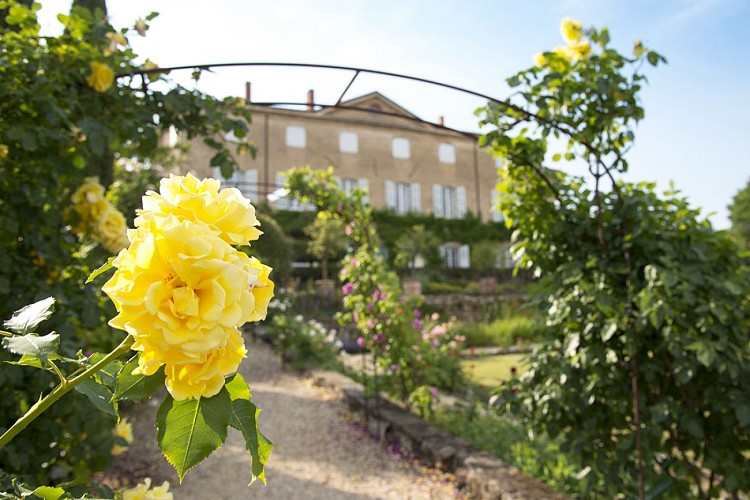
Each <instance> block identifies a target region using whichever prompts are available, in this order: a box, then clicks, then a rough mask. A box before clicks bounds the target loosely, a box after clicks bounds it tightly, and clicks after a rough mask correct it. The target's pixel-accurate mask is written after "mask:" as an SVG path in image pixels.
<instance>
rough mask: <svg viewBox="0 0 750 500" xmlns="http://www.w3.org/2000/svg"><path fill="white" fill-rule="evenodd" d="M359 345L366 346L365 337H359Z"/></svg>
mask: <svg viewBox="0 0 750 500" xmlns="http://www.w3.org/2000/svg"><path fill="white" fill-rule="evenodd" d="M357 345H358V346H359V347H364V346H365V339H363V338H362V337H357Z"/></svg>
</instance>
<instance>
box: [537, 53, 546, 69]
mask: <svg viewBox="0 0 750 500" xmlns="http://www.w3.org/2000/svg"><path fill="white" fill-rule="evenodd" d="M545 64H547V56H545V55H544V54H542V53H541V52H537V53H536V54H534V66H544V65H545Z"/></svg>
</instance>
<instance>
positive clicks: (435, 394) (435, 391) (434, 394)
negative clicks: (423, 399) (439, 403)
mask: <svg viewBox="0 0 750 500" xmlns="http://www.w3.org/2000/svg"><path fill="white" fill-rule="evenodd" d="M437 394H438V393H437V389H435V388H434V387H430V396H432V397H433V398H436V397H437Z"/></svg>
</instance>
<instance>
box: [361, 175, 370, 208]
mask: <svg viewBox="0 0 750 500" xmlns="http://www.w3.org/2000/svg"><path fill="white" fill-rule="evenodd" d="M359 189H361V190H362V191H364V192H365V193H366V194H365V195H364V196H363V197H362V201H363V202H365V203H370V196H369V193H370V181H368V180H367V179H360V180H359Z"/></svg>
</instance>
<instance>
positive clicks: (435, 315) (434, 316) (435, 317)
mask: <svg viewBox="0 0 750 500" xmlns="http://www.w3.org/2000/svg"><path fill="white" fill-rule="evenodd" d="M431 318H432V321H437V320H439V319H440V315H439V314H438V313H436V312H435V313H432V316H431Z"/></svg>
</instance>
